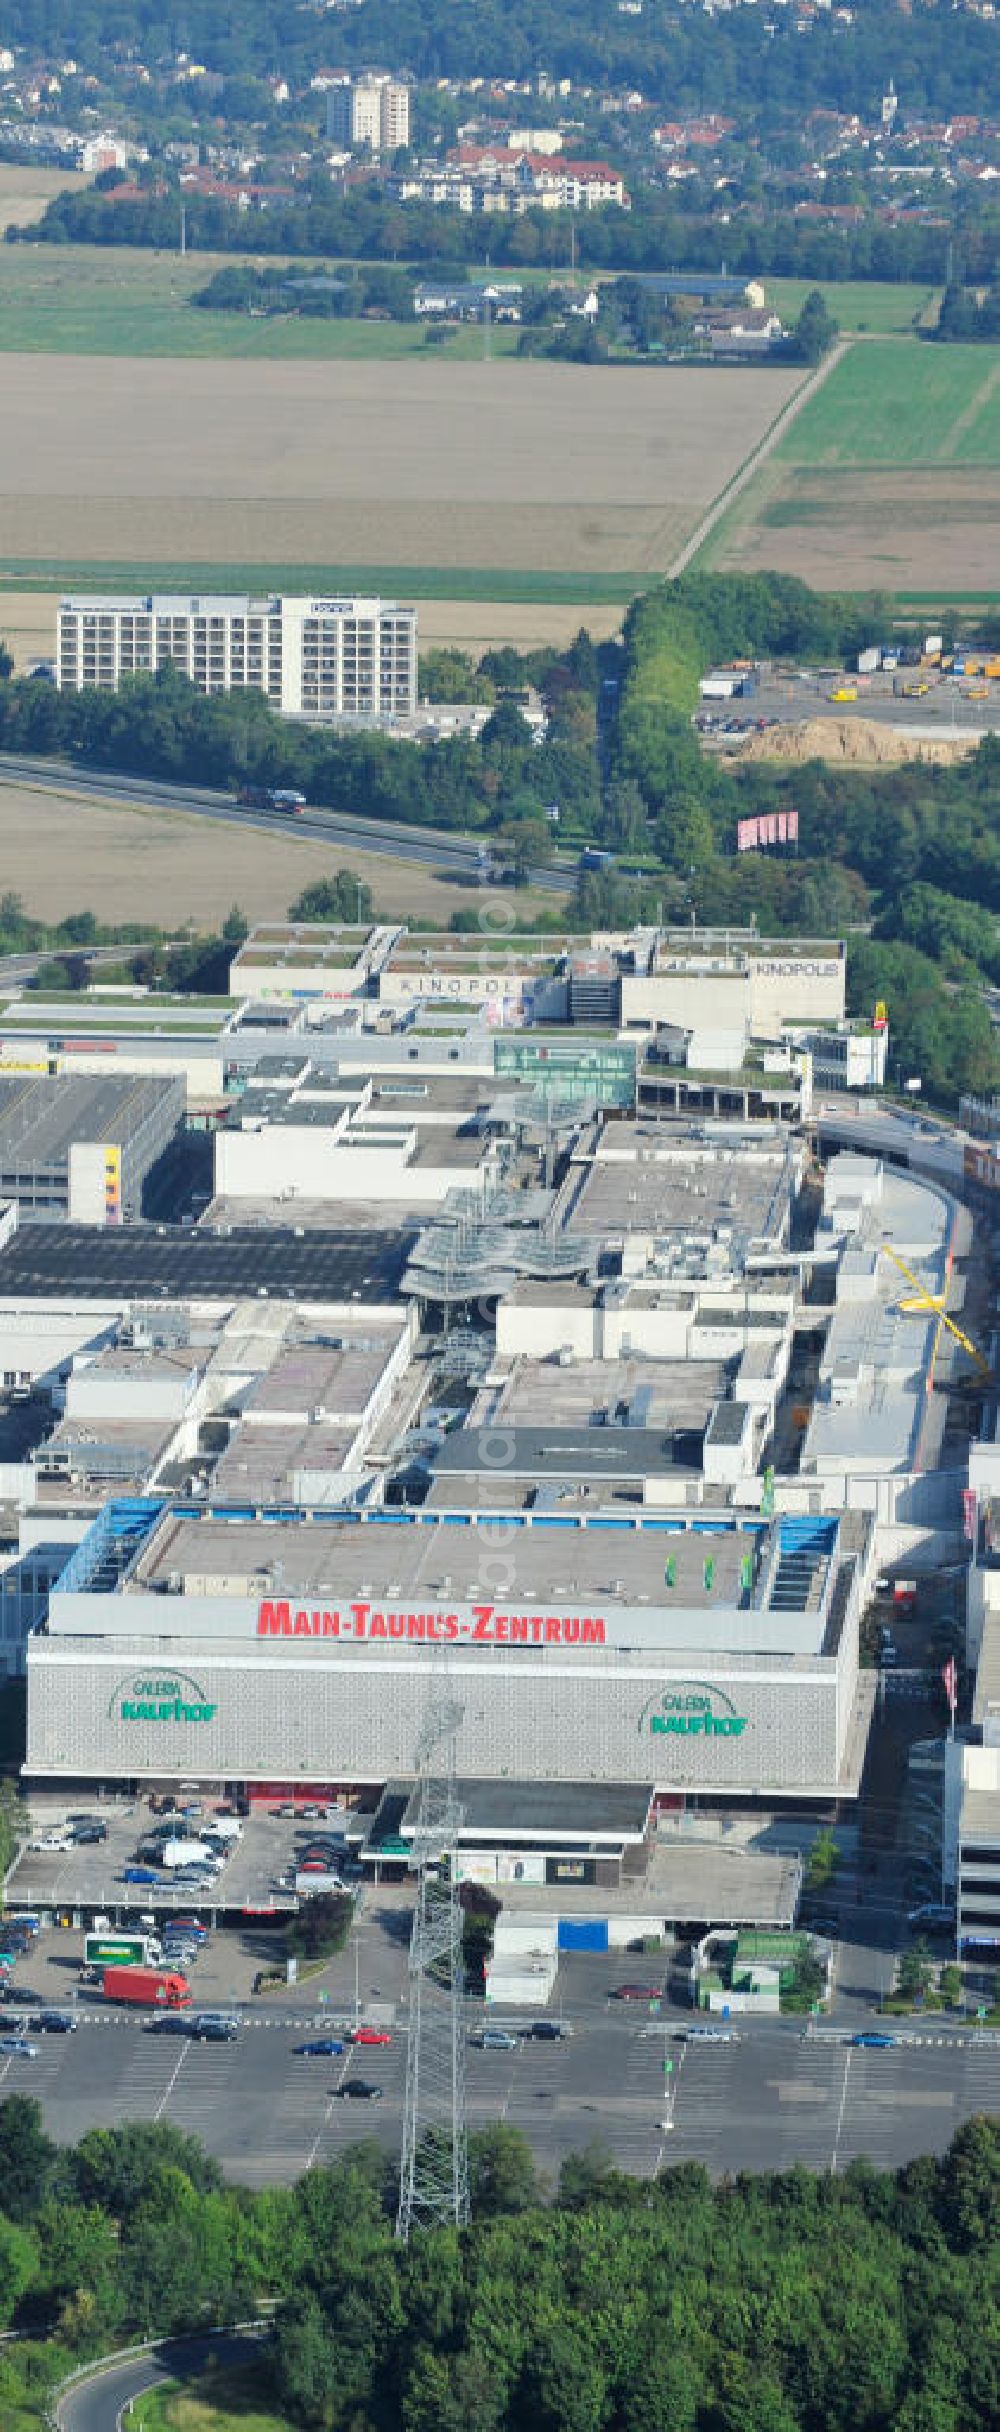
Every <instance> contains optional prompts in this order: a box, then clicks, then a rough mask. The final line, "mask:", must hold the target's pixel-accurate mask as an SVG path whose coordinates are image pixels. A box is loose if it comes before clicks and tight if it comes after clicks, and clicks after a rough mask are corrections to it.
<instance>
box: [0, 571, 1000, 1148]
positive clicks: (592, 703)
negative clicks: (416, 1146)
mask: <svg viewBox="0 0 1000 2432" xmlns="http://www.w3.org/2000/svg"><path fill="white" fill-rule="evenodd" d="M890 623H891V609H890V604H889V603H888V601H885V600H882V599H879V598H877V597H875V598H867V599H862V598H856V597H853V596H850V595H845V596H843V597H839V596H837V595H835V594H829V593H828V594H824V595H822V596H821V595H819V594H818V593H815V592H812V591H810V590H808V588H807V587H806V585H805V584H803V583H800V582H797V581H795V580H794V579H793V578H791V577H786V576H773V575H760V576H752V577H744V578H740V577H735V576H728V575H726V576H722V575H697V574H691V575H685V576H683V577H682V579H681V580H680V581H679V582H675V583H664V584H661V585H659V586H658V587H657V588H656V589H655V590H652V591H650V592H647V593H645V594H643V596H642V597H641V598H639V599H638V600H636V601H635V602H634V603H633V606H632V608H631V609H630V611H629V613H628V616H627V619H626V623H625V629H624V642H623V645H622V646H620V647H619V646H618V645H606V646H604V647H602V648H601V649H599V650H598V649H595V647H594V646H593V644H592V643H591V641H590V640H589V638H588V636H587V635H586V633H583V632H582V633H580V634H579V635H578V636H577V639H576V641H575V642H574V643H573V644H572V645H571V647H570V648H569V649H568V650H567V651H565V652H561V653H560V652H556V651H554V650H541V651H534V652H529V653H527V654H525V655H523V656H521V655H519V654H518V652H516V651H514V650H511V649H507V650H500V651H495V652H489V653H487V654H486V655H485V656H484V658H483V659H482V660H481V661H480V663H479V666H478V668H474V667H473V666H472V663H471V662H467V661H463V660H462V657H461V654H460V653H458V654H456V653H445V654H440V653H438V654H434V655H433V656H432V658H431V659H430V660H428V661H426V662H425V664H424V670H423V676H422V689H430V690H436V689H437V687H438V685H440V687H441V691H442V693H445V694H447V695H448V696H450V697H451V698H452V699H455V698H458V697H462V696H463V695H464V697H466V698H469V697H470V696H471V697H473V698H479V699H482V698H484V697H485V698H487V699H489V698H490V697H491V696H492V698H493V700H494V703H495V706H494V707H493V711H492V715H491V717H490V719H489V721H488V723H487V725H486V727H485V729H484V731H483V733H482V735H481V737H480V738H479V739H478V740H477V741H473V740H471V739H469V738H467V737H460V738H455V739H450V740H447V741H444V742H441V743H437V744H431V745H418V744H415V743H405V742H399V741H396V740H395V739H393V738H390V737H388V736H385V735H380V734H366V733H351V734H336V733H331V732H329V731H323V730H319V729H315V728H312V729H311V728H307V727H297V726H296V727H290V726H289V725H288V724H287V723H285V722H284V721H282V720H281V719H280V718H279V717H277V716H275V715H273V714H272V712H271V711H270V710H269V709H268V707H267V704H266V702H265V701H264V700H263V699H262V698H261V696H259V695H257V694H232V695H229V696H226V697H223V696H216V697H215V698H213V699H208V700H206V699H204V698H203V697H202V696H201V695H200V694H199V693H197V692H195V691H194V690H193V688H192V687H191V686H190V685H189V684H188V683H187V682H186V680H185V679H184V678H182V677H180V676H178V675H177V674H175V673H174V671H172V670H167V671H165V672H164V673H163V674H162V675H160V676H158V677H155V678H148V677H146V678H138V679H136V680H135V682H134V683H132V684H130V685H128V686H126V687H125V688H124V689H123V690H122V691H121V692H120V693H118V694H113V693H97V692H91V693H79V694H76V693H58V692H56V691H54V690H53V688H52V686H51V685H48V684H43V683H39V682H37V681H33V680H31V679H21V680H16V681H12V680H8V681H6V682H2V681H0V751H8V752H25V753H53V754H65V755H68V756H69V757H71V758H73V759H78V760H80V761H81V762H84V763H86V764H89V765H91V766H94V767H100V768H114V769H120V770H123V771H134V772H136V773H139V774H142V775H144V776H156V777H163V778H167V779H176V780H177V781H178V782H182V783H183V782H188V781H191V782H195V783H202V784H207V785H212V786H218V787H222V788H225V787H227V786H230V785H233V784H242V783H245V782H249V783H251V784H262V785H291V786H296V787H299V788H301V790H302V792H303V793H304V794H306V796H307V798H308V800H309V801H310V802H311V803H315V804H317V805H326V806H328V807H330V808H331V809H334V810H343V811H351V812H354V813H357V812H363V813H365V814H366V815H367V816H369V817H370V818H372V819H376V820H378V819H402V820H406V821H411V822H413V823H415V824H417V825H424V826H435V827H442V828H447V829H462V830H463V831H466V832H469V833H472V834H477V833H478V834H481V835H482V836H483V838H484V840H485V841H487V842H488V844H489V848H490V853H491V857H492V858H493V859H494V860H495V863H496V864H497V866H498V867H499V869H500V870H501V871H502V872H504V873H506V875H507V876H508V877H509V878H511V879H512V880H514V881H515V882H516V881H518V880H521V879H523V878H524V877H525V876H526V875H527V872H528V870H529V868H530V867H531V866H532V864H534V863H537V862H539V861H541V860H544V859H545V858H547V857H548V855H549V854H550V853H551V851H552V849H553V837H554V836H558V841H559V844H560V846H561V847H563V848H564V849H565V848H568V849H569V850H571V851H572V850H573V849H574V847H575V846H577V845H580V846H582V845H583V844H584V843H586V842H587V841H589V840H596V841H597V842H599V843H600V844H601V845H603V846H605V847H607V848H609V849H610V850H611V851H612V852H613V854H614V856H615V864H614V867H613V869H611V870H609V871H601V872H598V873H595V874H592V875H587V876H584V877H582V878H581V879H580V881H579V884H578V886H577V890H576V896H575V900H574V903H573V907H572V910H573V917H574V918H575V919H576V920H577V921H578V922H579V923H581V924H582V925H584V926H586V927H591V926H594V925H598V924H603V923H605V922H607V921H621V922H627V921H630V920H632V919H635V918H639V917H640V916H641V917H643V918H659V917H662V918H665V919H667V920H670V919H679V920H683V921H687V920H689V919H690V918H691V916H692V915H695V916H696V917H697V918H698V919H699V920H702V921H728V922H745V921H747V920H748V919H750V918H753V919H755V920H756V921H757V923H758V925H759V927H760V929H761V931H762V932H763V933H766V934H773V935H776V936H780V935H782V934H789V933H793V932H796V931H798V932H805V933H812V934H814V935H839V934H846V936H847V938H848V972H849V987H850V1001H851V1006H852V1010H855V1011H858V1012H865V1011H867V1010H869V1008H870V1007H871V1006H872V1005H873V1004H874V1002H875V1000H876V998H878V997H885V998H887V999H888V1002H889V1010H890V1022H891V1027H892V1038H893V1052H894V1057H895V1065H894V1073H895V1077H896V1078H897V1079H903V1078H909V1077H911V1076H912V1075H915V1074H920V1075H921V1077H922V1079H923V1082H924V1087H925V1090H926V1091H927V1093H928V1094H929V1095H930V1096H931V1097H932V1098H935V1099H937V1100H939V1101H940V1102H941V1103H942V1104H954V1102H955V1101H956V1099H957V1097H958V1096H959V1095H960V1093H961V1092H962V1091H963V1090H968V1089H972V1090H976V1091H991V1090H993V1089H995V1088H1000V1056H998V1052H997V1046H996V1037H997V1034H996V1032H995V1031H994V1028H993V1024H992V1022H991V1020H990V1016H989V1012H988V1010H987V1007H986V1004H985V1002H984V998H983V993H982V983H983V981H984V980H990V981H993V982H996V983H1000V960H998V954H997V947H996V942H995V941H996V919H997V915H998V914H1000V742H998V741H997V740H996V739H995V738H993V737H987V738H986V739H984V741H983V742H982V743H981V744H980V746H979V748H978V750H977V751H975V752H974V753H973V754H971V755H970V757H969V758H968V760H966V761H964V762H962V763H960V764H958V765H957V766H955V767H953V768H937V767H931V766H928V765H927V764H925V763H924V762H922V761H915V762H912V763H911V764H910V765H908V766H905V767H901V768H899V769H895V770H866V769H856V770H855V769H846V768H836V769H834V768H828V767H826V766H825V765H824V764H822V763H820V762H812V763H809V764H807V765H806V766H804V767H788V766H785V765H781V764H776V763H767V762H761V763H757V764H752V765H748V766H746V767H743V768H739V769H736V770H733V769H731V768H729V767H727V766H725V765H722V764H720V762H719V761H718V760H717V759H714V758H712V757H711V756H709V755H706V754H705V753H704V752H703V750H702V748H701V745H700V743H699V741H698V737H697V736H696V734H695V732H694V730H693V727H692V724H691V718H692V712H693V711H694V709H695V708H696V706H697V699H698V679H699V676H700V675H701V673H702V671H703V669H704V668H705V667H706V665H708V664H710V663H711V662H712V661H713V660H716V659H725V658H733V657H735V658H740V657H747V658H753V657H755V656H766V657H770V658H773V659H776V660H782V659H788V660H793V661H798V662H806V663H809V662H812V663H813V664H816V663H819V664H823V663H824V662H826V663H830V662H833V663H837V662H839V663H845V662H846V663H847V664H850V663H851V661H852V659H853V656H854V654H855V653H856V652H857V651H858V650H859V649H860V648H861V647H863V645H864V644H865V643H866V642H868V641H871V640H873V639H877V638H878V637H879V636H880V635H883V636H884V634H885V633H886V632H887V631H888V630H889V627H890ZM979 630H980V632H981V633H982V635H983V637H984V638H985V639H988V640H995V639H996V634H995V630H994V627H993V626H991V624H990V621H989V620H986V621H985V622H983V623H982V624H981V626H980V628H979ZM529 682H530V683H533V684H536V685H538V686H540V688H541V690H542V692H543V694H544V698H545V702H546V707H547V709H548V713H549V731H548V736H547V739H546V741H545V743H544V744H543V745H542V746H541V747H539V746H537V745H536V744H534V743H533V741H532V738H531V735H530V733H529V730H528V728H527V726H526V725H525V722H524V720H523V718H522V717H521V715H520V711H519V709H518V707H517V693H518V690H519V689H520V688H522V687H523V686H524V685H525V683H529ZM555 807H558V811H559V820H558V824H557V826H556V825H553V822H552V820H551V816H550V814H551V812H552V810H553V809H554V808H555ZM783 808H795V809H797V810H798V813H799V839H800V841H799V848H798V851H797V852H796V853H794V854H791V855H787V856H782V855H779V854H767V853H754V854H744V855H741V856H739V857H737V854H736V851H735V842H736V821H737V818H738V817H739V816H740V815H742V814H744V813H752V812H760V811H771V810H780V809H783ZM99 910H100V908H99V907H98V916H99ZM564 918H565V915H564V913H563V912H562V911H560V913H559V914H558V915H557V914H555V913H554V914H553V921H554V922H561V921H562V920H563V919H564ZM459 919H460V921H461V924H462V925H463V926H474V925H475V923H476V919H477V913H476V909H475V902H474V899H473V901H472V903H471V904H470V909H469V912H468V915H467V916H463V915H460V916H459ZM80 942H85V941H80Z"/></svg>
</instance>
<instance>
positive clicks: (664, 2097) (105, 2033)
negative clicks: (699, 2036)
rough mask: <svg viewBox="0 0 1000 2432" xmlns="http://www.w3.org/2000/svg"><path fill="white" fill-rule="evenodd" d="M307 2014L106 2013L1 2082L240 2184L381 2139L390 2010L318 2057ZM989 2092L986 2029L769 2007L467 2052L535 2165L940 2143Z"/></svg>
mask: <svg viewBox="0 0 1000 2432" xmlns="http://www.w3.org/2000/svg"><path fill="white" fill-rule="evenodd" d="M306 2032H308V2030H307V2029H306V2028H305V2027H304V2025H303V2023H302V2022H301V2021H296V2022H295V2024H294V2025H293V2024H292V2023H291V2022H290V2021H282V2020H280V2019H278V2018H276V2017H274V2016H273V2015H272V2016H271V2017H270V2018H269V2019H268V2020H267V2021H266V2022H265V2021H264V2020H263V2019H260V2018H258V2017H257V2016H256V2014H255V2017H254V2020H253V2021H252V2022H250V2021H247V2022H243V2023H241V2027H240V2036H239V2041H238V2042H236V2043H223V2044H200V2043H193V2042H189V2041H188V2040H187V2039H185V2038H182V2039H178V2040H177V2041H175V2040H174V2039H173V2037H170V2036H159V2035H150V2034H147V2033H144V2032H143V2031H142V2029H141V2027H140V2026H139V2025H138V2024H137V2022H136V2021H135V2020H134V2019H127V2018H124V2017H121V2016H118V2017H115V2018H113V2017H112V2016H110V2015H109V2016H108V2017H107V2018H106V2019H104V2020H101V2021H97V2020H94V2021H93V2022H92V2023H90V2022H88V2023H85V2024H83V2025H81V2027H80V2029H79V2031H78V2033H77V2034H75V2035H72V2036H44V2035H42V2036H39V2037H38V2038H37V2039H36V2040H37V2042H38V2046H39V2051H38V2057H37V2059H34V2060H27V2059H22V2058H20V2057H15V2056H13V2055H10V2054H7V2053H0V2100H2V2099H3V2097H4V2096H5V2095H7V2094H12V2093H25V2094H28V2093H30V2094H32V2095H34V2096H35V2097H36V2098H37V2099H38V2101H39V2102H40V2104H41V2107H42V2112H43V2116H44V2120H45V2125H46V2127H47V2128H48V2130H49V2133H50V2134H51V2135H53V2136H55V2137H57V2138H58V2139H60V2140H61V2141H65V2142H68V2143H72V2142H75V2141H76V2140H77V2139H78V2138H79V2137H80V2136H82V2135H83V2133H84V2131H85V2130H86V2129H88V2128H91V2127H111V2126H113V2125H114V2124H115V2123H116V2122H118V2121H120V2120H128V2119H152V2120H160V2119H166V2120H169V2121H171V2123H172V2124H173V2125H174V2126H176V2127H178V2128H183V2129H186V2130H188V2131H190V2132H191V2133H192V2134H194V2135H197V2136H199V2137H201V2139H202V2140H203V2142H204V2144H205V2145H206V2147H207V2148H208V2150H209V2151H210V2152H211V2153H214V2154H215V2155H216V2156H217V2157H218V2159H219V2161H220V2162H221V2164H222V2166H223V2168H224V2170H225V2171H226V2173H227V2175H228V2176H230V2177H232V2178H234V2179H239V2180H242V2181H244V2182H246V2183H248V2184H250V2185H254V2186H260V2185H264V2184H267V2183H281V2184H288V2183H290V2182H291V2181H292V2180H294V2179H295V2178H297V2177H298V2176H299V2175H300V2174H301V2172H302V2171H303V2170H305V2169H307V2168H309V2167H310V2166H311V2165H313V2164H317V2163H322V2162H325V2161H329V2160H331V2159H332V2158H333V2157H334V2156H335V2155H336V2154H337V2153H339V2152H340V2151H342V2150H343V2148H344V2147H345V2146H347V2145H349V2144H352V2143H354V2142H356V2141H357V2139H358V2138H359V2137H364V2136H372V2135H374V2136H376V2137H378V2139H379V2140H380V2141H381V2142H382V2143H384V2144H385V2145H386V2147H387V2148H388V2149H390V2150H395V2149H397V2148H398V2144H399V2139H400V2133H401V2123H402V2107H403V2095H404V2085H405V2074H406V2033H405V2022H403V2023H402V2024H401V2025H400V2024H397V2025H396V2026H395V2027H394V2029H393V2040H392V2042H391V2044H389V2045H388V2046H382V2047H374V2048H364V2047H360V2048H356V2049H354V2050H352V2051H350V2052H348V2053H345V2054H344V2056H343V2057H341V2058H332V2059H313V2060H305V2059H298V2058H296V2057H295V2056H294V2051H293V2047H294V2045H295V2044H296V2043H297V2042H301V2041H302V2040H303V2036H304V2034H305V2033H306ZM667 2060H670V2061H671V2062H672V2067H671V2068H670V2070H669V2071H668V2070H667V2069H666V2067H665V2061H667ZM352 2076H353V2077H363V2078H364V2079H365V2081H366V2082H369V2083H371V2084H374V2085H377V2086H379V2087H380V2088H381V2089H382V2099H381V2100H380V2101H378V2102H372V2103H368V2102H362V2101H357V2102H354V2101H350V2100H345V2099H342V2098H341V2097H339V2096H338V2094H337V2093H336V2091H335V2089H336V2088H337V2086H338V2085H340V2084H342V2083H344V2082H346V2081H347V2080H349V2079H350V2078H351V2077H352ZM997 2109H1000V2040H997V2039H994V2040H993V2041H992V2042H990V2041H984V2042H983V2043H981V2044H979V2045H977V2044H976V2043H975V2042H974V2040H973V2039H972V2038H971V2037H954V2036H953V2037H950V2038H944V2039H940V2038H930V2039H929V2040H927V2041H926V2042H925V2041H921V2042H919V2043H916V2044H912V2045H910V2044H900V2045H898V2046H897V2047H896V2048H894V2049H892V2050H888V2051H863V2050H857V2049H855V2048H853V2047H851V2046H850V2045H848V2044H846V2043H845V2042H844V2041H843V2040H840V2039H838V2038H837V2037H836V2036H815V2037H813V2036H804V2035H803V2032H802V2028H801V2025H800V2024H799V2023H798V2022H796V2021H786V2022H777V2021H775V2022H773V2023H771V2024H769V2025H768V2026H766V2027H765V2026H756V2027H755V2028H754V2029H753V2030H752V2031H750V2032H748V2033H746V2034H745V2035H743V2036H741V2037H740V2038H738V2039H736V2038H734V2040H732V2041H728V2042H727V2041H719V2042H714V2041H713V2042H704V2043H702V2042H697V2041H696V2042H684V2041H683V2040H681V2039H680V2038H679V2037H678V2035H677V2032H676V2030H675V2029H674V2030H669V2031H664V2030H663V2029H653V2028H651V2027H650V2026H649V2025H648V2024H645V2023H642V2024H641V2023H640V2022H639V2021H638V2020H635V2019H633V2018H630V2017H626V2016H616V2017H608V2016H605V2017H604V2018H603V2019H597V2018H595V2019H594V2020H593V2021H592V2022H591V2023H589V2024H583V2023H581V2024H579V2025H578V2026H577V2028H576V2030H575V2032H574V2035H573V2038H572V2040H571V2041H569V2042H565V2043H558V2042H553V2043H544V2044H543V2043H537V2042H534V2041H533V2040H526V2041H519V2042H518V2044H517V2047H516V2049H515V2050H513V2051H506V2050H502V2051H481V2050H478V2049H477V2048H476V2047H475V2046H474V2045H471V2044H470V2047H469V2051H468V2116H469V2127H470V2129H476V2128H482V2127H486V2126H488V2125H489V2124H490V2123H492V2122H493V2121H496V2120H504V2121H506V2122H507V2124H508V2125H509V2126H511V2127H515V2128H519V2129H521V2130H522V2131H523V2133H524V2134H525V2135H526V2136H527V2137H528V2138H529V2140H530V2142H531V2145H532V2147H533V2149H534V2152H535V2154H536V2157H537V2160H538V2163H539V2167H540V2168H541V2169H542V2170H543V2171H544V2172H545V2173H546V2175H547V2176H548V2177H550V2178H552V2179H554V2178H555V2177H556V2176H557V2174H558V2169H559V2165H560V2163H561V2161H562V2160H563V2158H564V2157H565V2155H566V2154H568V2153H572V2152H578V2151H580V2150H581V2148H582V2147H584V2146H585V2145H587V2144H588V2143H591V2142H594V2141H595V2140H596V2141H597V2142H599V2143H600V2144H601V2145H602V2146H603V2147H605V2148H606V2149H607V2150H608V2151H609V2152H610V2153H611V2154H612V2156H613V2157H614V2159H615V2160H616V2162H617V2163H618V2164H619V2166H620V2167H621V2168H623V2169H626V2170H629V2171H631V2172H634V2173H635V2174H637V2175H640V2176H642V2175H646V2174H649V2173H651V2172H653V2171H655V2170H656V2169H657V2168H659V2167H660V2166H661V2164H662V2163H663V2162H664V2161H670V2162H680V2161H687V2160H691V2161H699V2162H703V2163H705V2164H706V2166H707V2167H708V2169H709V2170H710V2171H711V2172H712V2174H713V2175H714V2176H722V2175H723V2174H725V2173H726V2172H731V2171H735V2170H763V2169H766V2170H783V2169H788V2168H790V2167H791V2166H792V2164H793V2163H795V2162H802V2163H805V2164H807V2165H808V2166H809V2167H811V2168H814V2169H823V2170H826V2169H830V2168H831V2167H835V2168H841V2169H842V2168H844V2167H845V2166H846V2164H847V2163H848V2162H849V2161H851V2160H852V2159H854V2158H855V2157H856V2156H858V2155H861V2154H867V2155H868V2156H869V2157H870V2159H871V2160H872V2161H874V2162H877V2163H879V2164H882V2165H883V2166H886V2167H890V2166H896V2165H898V2164H900V2163H902V2162H904V2161H906V2160H908V2159H910V2158H912V2157H913V2156H914V2155H915V2154H917V2153H923V2152H927V2151H935V2152H937V2151H941V2150H942V2149H943V2148H944V2146H945V2145H947V2143H948V2141H949V2139H950V2138H951V2137H952V2135H953V2134H954V2132H955V2129H956V2128H957V2127H958V2125H959V2124H960V2122H961V2120H962V2119H964V2118H966V2117H968V2116H969V2115H970V2114H971V2113H973V2112H979V2111H996V2110H997ZM664 2122H669V2123H670V2125H669V2126H665V2125H664Z"/></svg>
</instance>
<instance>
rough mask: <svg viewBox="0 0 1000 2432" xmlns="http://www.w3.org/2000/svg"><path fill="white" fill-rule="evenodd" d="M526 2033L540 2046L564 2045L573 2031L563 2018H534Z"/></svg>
mask: <svg viewBox="0 0 1000 2432" xmlns="http://www.w3.org/2000/svg"><path fill="white" fill-rule="evenodd" d="M528 2032H529V2034H531V2035H534V2036H535V2037H536V2038H537V2041H538V2042H539V2043H541V2044H557V2043H566V2042H567V2041H568V2039H569V2037H570V2036H571V2035H572V2033H573V2029H572V2027H571V2026H570V2025H569V2023H568V2020H566V2019H564V2018H536V2019H535V2022H534V2025H533V2026H532V2027H530V2028H529V2030H528Z"/></svg>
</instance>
